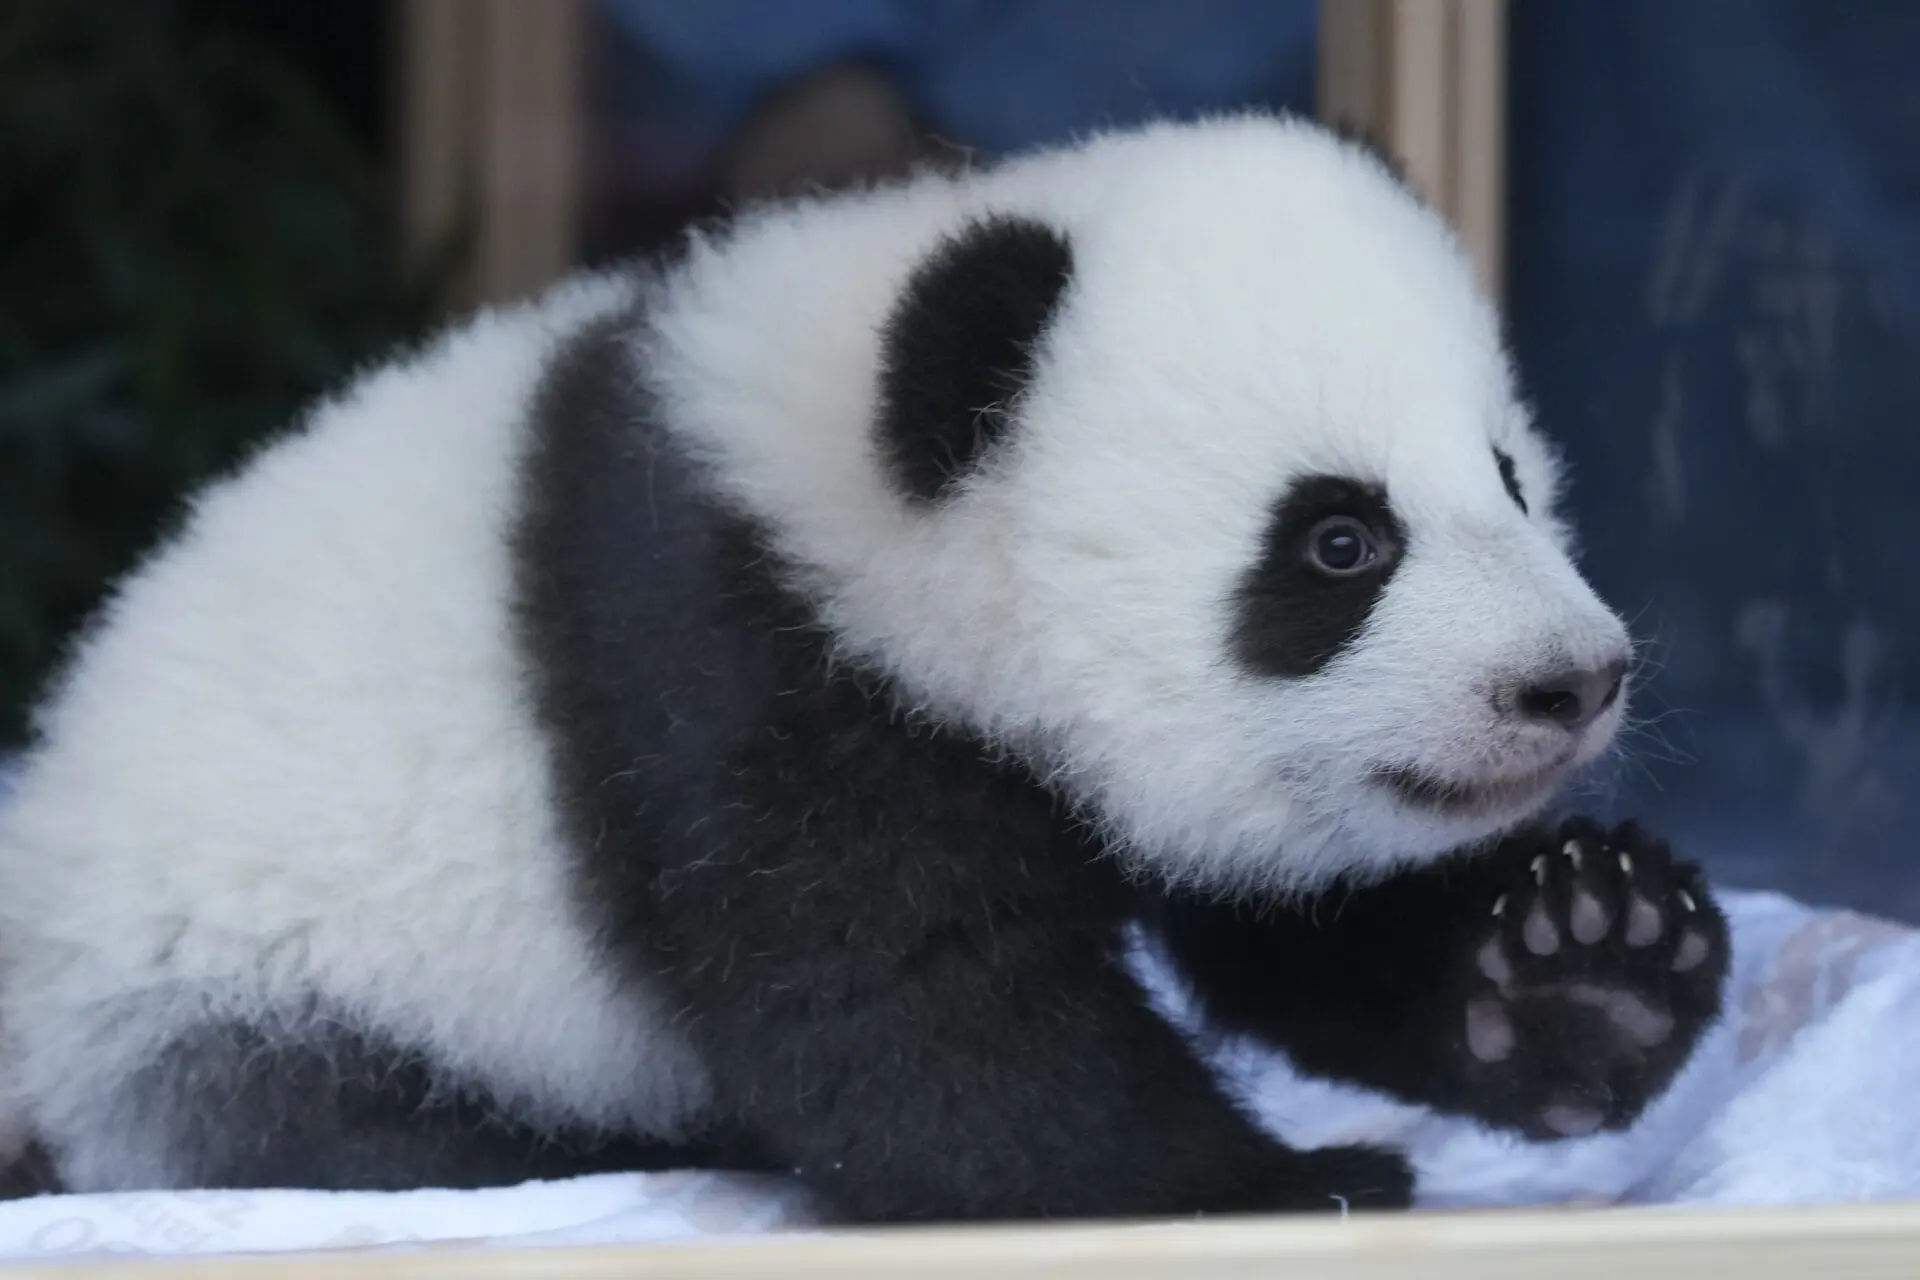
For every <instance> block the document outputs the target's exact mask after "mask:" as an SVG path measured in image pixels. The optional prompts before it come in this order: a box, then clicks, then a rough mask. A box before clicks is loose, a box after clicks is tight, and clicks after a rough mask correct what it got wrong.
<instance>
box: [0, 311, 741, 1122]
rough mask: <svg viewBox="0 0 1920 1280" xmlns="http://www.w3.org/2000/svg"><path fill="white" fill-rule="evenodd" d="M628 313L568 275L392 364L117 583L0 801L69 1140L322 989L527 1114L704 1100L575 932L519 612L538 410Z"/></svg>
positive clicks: (32, 979) (16, 1055) (653, 1020)
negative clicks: (570, 283) (151, 1071)
mask: <svg viewBox="0 0 1920 1280" xmlns="http://www.w3.org/2000/svg"><path fill="white" fill-rule="evenodd" d="M627 296H628V294H627V287H626V286H625V285H622V284H616V283H613V282H608V281H599V282H587V283H584V284H581V285H577V286H574V287H570V288H567V289H565V290H562V291H561V292H560V293H558V294H557V295H556V296H555V297H554V298H552V299H551V300H550V301H548V302H547V303H545V304H543V305H541V306H540V307H538V308H534V309H524V310H517V311H510V312H505V313H501V314H497V315H492V316H487V317H484V318H482V319H481V320H480V321H479V322H477V323H476V324H474V325H473V326H472V327H470V328H467V329H465V330H463V331H462V332H459V333H457V334H455V335H454V336H452V337H450V338H448V339H446V340H445V341H443V342H441V343H440V344H438V345H437V346H436V347H434V348H433V349H432V350H430V351H428V352H427V353H426V354H424V355H423V356H421V357H419V358H417V359H415V360H412V361H410V362H408V363H406V364H402V365H398V366H395V367H393V368H389V369H386V370H384V371H382V372H380V373H378V374H376V375H374V376H372V377H370V378H369V379H367V380H365V381H364V382H362V383H360V384H359V385H358V386H356V387H354V388H352V389H351V390H350V391H348V392H347V393H346V394H345V395H344V396H342V397H341V398H339V399H338V400H336V401H334V402H333V403H330V404H327V405H325V406H323V407H321V408H320V409H319V411H318V412H317V413H316V414H315V415H314V417H313V420H312V423H311V427H310V429H309V430H307V431H305V432H303V433H301V434H297V435H294V436H292V437H290V438H288V439H286V440H283V441H282V442H280V443H278V444H276V445H274V446H272V447H271V448H269V449H267V450H266V451H265V452H264V453H262V454H261V455H260V456H259V457H258V458H256V459H255V460H254V461H253V462H252V463H251V464H250V465H249V466H247V467H246V468H245V469H244V471H243V472H242V473H241V474H240V475H239V477H238V478H236V479H234V480H231V481H229V482H227V483H225V484H223V485H220V486H217V487H215V488H214V489H212V490H211V491H209V492H208V493H206V494H205V495H204V496H203V497H202V498H201V499H200V500H199V501H198V502H197V504H196V505H195V508H194V510H193V513H192V517H191V519H190V520H189V522H188V523H187V525H186V528H185V530H184V532H183V533H182V535H181V536H180V538H179V539H178V540H177V541H175V542H174V543H173V544H172V545H170V546H168V547H167V548H166V549H164V550H163V551H162V552H160V553H159V554H158V555H157V556H155V557H154V558H153V559H152V561H151V562H150V563H148V564H147V565H146V566H145V567H144V568H142V569H141V570H140V571H139V572H138V573H136V574H135V575H134V576H133V577H132V579H131V580H130V581H128V582H127V583H126V584H125V585H124V587H123V588H122V590H121V591H120V593H119V595H118V598H117V599H116V600H115V601H114V603H113V604H112V606H111V608H110V610H109V612H108V613H107V615H106V617H105V618H104V620H103V621H102V623H101V624H100V625H99V626H98V627H96V628H95V630H94V631H93V633H92V635H91V636H90V638H89V639H88V640H87V641H86V643H85V644H84V646H83V648H82V650H81V652H80V653H79V655H78V660H77V662H76V664H75V666H74V668H73V673H72V676H71V678H70V679H69V680H68V681H67V683H66V686H65V689H64V691H63V693H62V695H61V696H60V697H58V698H57V699H56V700H55V701H54V702H53V703H52V704H51V705H50V707H49V708H48V709H47V713H46V716H45V726H44V729H45V743H44V745H43V746H42V747H41V748H40V750H39V751H38V752H37V753H36V754H35V756H34V757H33V758H32V760H31V762H30V763H29V765H28V767H27V768H26V770H25V772H24V773H23V775H22V777H21V778H20V785H19V790H18V792H17V794H16V795H15V796H14V798H13V799H12V801H11V802H10V803H9V804H8V805H7V806H6V807H5V809H4V810H0V936H4V938H5V939H6V940H7V949H6V953H5V962H6V972H5V980H4V982H0V1026H4V1028H5V1031H6V1033H7V1044H8V1047H9V1053H8V1058H9V1061H8V1063H7V1064H6V1076H7V1078H8V1082H9V1084H10V1085H12V1086H15V1087H18V1088H21V1089H23V1090H24V1092H25V1094H26V1095H27V1097H28V1099H29V1100H30V1102H31V1105H32V1107H33V1109H34V1111H35V1112H36V1118H37V1119H39V1120H40V1121H41V1122H42V1123H43V1125H45V1126H47V1127H48V1128H49V1129H50V1131H51V1132H53V1133H56V1134H57V1133H58V1132H59V1130H60V1127H61V1125H62V1123H63V1122H64V1121H66V1120H68V1119H72V1120H74V1121H75V1122H84V1120H85V1117H84V1116H81V1115H78V1114H72V1115H69V1111H70V1110H73V1111H76V1112H77V1110H78V1109H82V1108H85V1107H86V1106H88V1105H89V1103H90V1101H92V1100H93V1096H94V1095H93V1094H92V1092H91V1091H92V1090H94V1089H96V1088H97V1087H98V1084H99V1078H98V1077H96V1075H95V1072H99V1073H100V1074H101V1075H103V1076H105V1075H110V1074H111V1073H112V1072H114V1071H115V1070H119V1069H124V1068H125V1067H126V1066H127V1065H129V1064H131V1063H135V1062H137V1061H138V1060H139V1059H140V1057H141V1056H142V1055H143V1054H147V1053H151V1052H152V1050H153V1048H154V1046H155V1044H156V1043H157V1042H159V1041H161V1040H162V1039H164V1038H165V1037H166V1036H168V1035H169V1034H170V1033H172V1032H174V1031H177V1030H179V1029H181V1028H182V1027H184V1026H187V1025H189V1024H190V1023H191V1022H193V1021H194V1020H197V1019H204V1018H206V1017H208V1016H209V1015H212V1016H216V1017H217V1016H221V1015H229V1016H233V1017H236V1018H240V1017H245V1016H247V1015H248V1014H250V1013H255V1012H258V1011H260V1010H263V1009H267V1008H271V1007H275V1006H279V1007H283V1008H284V1007H286V1006H287V1004H288V1003H289V1002H297V1001H299V1000H300V999H301V998H302V997H303V996H305V995H307V994H309V993H313V994H317V995H319V996H320V997H322V998H323V999H325V1000H326V1001H328V1002H329V1003H331V1004H332V1005H333V1006H334V1007H335V1008H336V1009H338V1010H340V1011H343V1012H346V1013H347V1014H349V1015H350V1016H353V1017H355V1018H361V1019H365V1020H366V1021H367V1022H369V1023H371V1024H372V1025H375V1026H379V1027H382V1028H385V1029H387V1030H388V1031H390V1032H392V1033H395V1034H396V1035H398V1036H399V1037H401V1038H402V1039H403V1041H406V1040H411V1041H412V1042H413V1044H414V1045H416V1046H418V1047H420V1048H422V1049H424V1050H426V1051H427V1052H428V1053H430V1054H432V1055H434V1056H436V1057H438V1058H439V1059H440V1060H441V1061H442V1063H443V1064H445V1065H448V1066H451V1067H453V1068H454V1069H456V1070H463V1069H464V1070H468V1071H470V1072H471V1073H472V1076H473V1078H474V1079H477V1080H483V1081H485V1082H486V1083H488V1084H489V1085H491V1086H492V1087H494V1088H495V1089H497V1090H499V1091H500V1092H501V1093H502V1094H504V1095H505V1097H506V1099H507V1100H509V1101H514V1102H521V1103H523V1104H525V1105H528V1106H530V1107H532V1108H533V1109H534V1110H535V1113H536V1114H546V1115H552V1116H555V1117H556V1118H571V1119H578V1120H583V1121H586V1122H589V1123H592V1122H604V1123H613V1122H635V1123H638V1124H639V1125H641V1126H642V1127H643V1128H644V1127H652V1128H655V1129H660V1130H666V1131H669V1132H670V1131H671V1130H672V1128H673V1126H674V1125H675V1124H677V1123H678V1122H679V1121H680V1120H681V1119H682V1118H684V1117H686V1116H687V1115H688V1114H689V1113H690V1112H691V1111H692V1110H693V1109H695V1108H696V1107H697V1106H698V1105H699V1104H700V1101H701V1098H702V1095H703V1089H704V1084H703V1080H702V1076H701V1073H700V1071H699V1070H698V1068H697V1066H696V1064H695V1062H694V1061H693V1059H692V1057H691V1055H690V1051H688V1050H687V1049H686V1048H685V1047H684V1046H683V1045H681V1044H680V1043H679V1042H678V1041H677V1040H675V1039H674V1038H672V1037H671V1036H669V1035H667V1034H666V1033H664V1032H662V1031H660V1030H659V1028H660V1027H661V1026H662V1025H663V1023H664V1018H663V1017H662V1016H661V1014H662V1011H661V1010H659V1009H658V1008H655V1007H652V1005H651V1003H650V1002H649V1001H648V1000H647V999H646V998H645V997H644V996H643V995H635V994H632V993H630V992H629V993H623V987H622V986H621V985H620V984H618V983H616V981H615V980H614V978H613V976H612V975H611V974H610V973H609V972H607V970H606V967H605V962H604V961H603V960H602V959H601V957H599V956H598V955H596V954H595V953H594V951H593V950H592V949H591V948H590V947H589V946H588V944H587V942H586V941H585V939H584V938H583V936H582V933H581V931H580V930H578V929H576V928H570V927H567V925H566V923H565V922H566V921H567V920H568V919H569V917H570V914H571V911H572V905H571V903H570V901H569V898H568V894H569V885H568V878H567V875H566V865H565V864H566V862H567V855H566V851H565V850H564V848H563V847H562V845H561V842H560V839H559V837H558V835H557V833H556V830H555V820H554V808H553V800H552V795H551V784H550V782H549V778H548V772H547V760H546V752H545V747H544V745H543V743H542V741H541V739H540V737H539V736H538V734H537V733H536V729H535V726H534V722H533V719H532V715H531V710H530V708H529V706H528V705H527V703H526V699H525V698H524V697H523V696H522V693H521V690H522V688H523V687H524V681H523V679H522V672H521V670H520V659H519V658H518V657H517V655H516V653H515V651H514V648H513V646H512V643H511V641H512V637H511V635H510V631H509V620H508V614H507V611H506V602H507V600H508V599H509V593H510V582H509V572H510V566H509V561H508V551H507V547H506V545H505V542H504V538H505V535H506V532H507V530H508V527H509V523H510V521H511V520H512V519H513V517H514V514H515V508H516V494H515V490H514V471H515V464H516V460H517V459H518V457H519V456H520V453H521V450H522V446H523V440H522V426H521V424H522V411H523V409H524V407H525V405H526V403H527V399H528V395H529V392H530V391H531V389H532V388H533V387H534V385H535V383H536V380H537V379H538V377H539V375H540V373H541V370H542V364H543V361H544V359H545V357H546V355H547V353H548V350H549V348H550V346H551V344H552V341H553V340H554V339H555V338H556V337H558V336H561V335H564V334H565V333H567V332H568V331H570V330H572V329H573V328H575V327H577V326H578V325H580V324H581V323H582V322H583V321H585V320H587V319H589V318H590V317H593V316H597V315H600V314H603V313H605V312H607V311H609V310H610V309H612V308H614V307H616V306H619V305H621V304H622V303H623V302H625V301H626V300H627ZM129 994H135V995H139V996H141V997H142V1000H141V1002H140V1004H139V1005H138V1012H137V1015H136V1016H134V1017H132V1018H129V1017H127V1016H126V1014H127V1012H128V1011H127V1010H126V1009H123V1008H120V1007H118V1002H117V1000H116V997H120V996H125V995H129ZM643 1064H644V1067H645V1071H644V1073H641V1072H640V1071H639V1068H640V1067H641V1066H642V1065H643ZM637 1076H639V1078H638V1081H637V1082H638V1086H639V1087H638V1089H636V1077H637Z"/></svg>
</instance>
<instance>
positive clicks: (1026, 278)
mask: <svg viewBox="0 0 1920 1280" xmlns="http://www.w3.org/2000/svg"><path fill="white" fill-rule="evenodd" d="M1072 275H1073V251H1072V248H1071V247H1070V246H1069V245H1068V243H1067V239H1066V237H1065V236H1064V235H1062V234H1061V233H1060V232H1058V231H1056V230H1054V229H1053V228H1051V227H1049V226H1046V225H1045V224H1043V223H1040V222H1036V221H1034V220H1032V219H1029V218H1011V217H998V218H992V219H987V220H983V221H979V222H975V223H972V224H970V225H969V226H968V227H966V228H965V229H964V230H962V231H961V232H959V233H958V234H956V235H954V236H951V237H949V238H948V239H947V240H946V241H945V242H944V243H942V244H941V245H940V247H939V248H938V249H936V250H935V251H934V252H933V253H932V254H931V255H930V256H929V257H928V258H927V260H926V261H925V262H923V263H921V264H920V266H919V267H918V268H917V269H916V270H915V271H914V273H913V275H912V277H911V278H910V279H909V280H908V282H907V286H906V289H905V290H904V291H903V292H902V293H901V296H900V300H899V301H898V302H896V303H895V304H894V308H893V313H892V314H891V315H890V316H889V317H888V319H887V324H886V328H885V330H884V331H883V333H882V339H881V340H882V344H883V349H882V354H881V372H880V405H879V420H878V421H877V423H876V424H875V431H876V433H877V442H878V444H879V448H880V456H881V457H882V458H883V459H884V460H885V464H886V465H887V467H888V468H889V469H890V470H891V472H892V474H893V478H894V481H895V483H897V484H898V485H899V486H900V488H901V490H902V491H903V492H904V493H905V495H906V496H907V497H909V498H910V499H912V500H915V501H919V502H937V501H939V500H940V499H941V498H943V497H945V496H946V495H947V494H948V493H949V492H951V491H952V489H953V487H954V486H955V484H957V483H958V481H959V480H960V479H961V478H962V477H963V476H965V475H966V474H967V473H968V471H970V470H971V469H972V468H973V467H974V465H975V464H976V463H978V462H979V460H980V459H981V457H982V456H984V455H985V453H986V452H987V450H988V449H990V448H992V446H993V444H994V442H995V441H996V440H997V439H999V438H1000V436H1001V435H1002V434H1003V433H1004V432H1005V431H1006V429H1007V427H1008V425H1009V424H1010V422H1011V420H1012V418H1011V414H1010V413H1009V412H1008V408H1009V406H1010V405H1011V404H1012V402H1013V400H1014V399H1015V398H1016V397H1017V396H1018V395H1019V394H1020V392H1021V391H1023V390H1024V389H1025V388H1026V386H1027V384H1028V382H1029V381H1030V380H1031V378H1032V377H1033V360H1034V350H1035V347H1036V345H1037V344H1038V342H1039V340H1040V337H1041V334H1042V333H1043V332H1045V330H1046V327H1047V324H1048V322H1049V321H1050V320H1051V319H1052V318H1053V315H1054V312H1055V311H1056V310H1057V309H1058V307H1059V305H1060V298H1061V295H1062V294H1063V293H1064V292H1065V291H1066V287H1067V282H1068V281H1069V280H1070V279H1071V278H1072Z"/></svg>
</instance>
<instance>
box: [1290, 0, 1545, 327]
mask: <svg viewBox="0 0 1920 1280" xmlns="http://www.w3.org/2000/svg"><path fill="white" fill-rule="evenodd" d="M1506 30H1507V6H1506V0H1321V3H1320V59H1319V63H1320V66H1319V71H1320V81H1319V89H1318V96H1319V113H1320V116H1321V118H1322V119H1325V120H1330V121H1333V122H1335V123H1337V124H1342V125H1346V126H1348V127H1351V128H1354V129H1357V130H1359V131H1360V132H1362V133H1364V134H1366V135H1368V136H1369V137H1371V138H1373V139H1375V140H1376V141H1378V142H1379V143H1381V144H1382V145H1383V146H1385V147H1386V148H1387V150H1388V151H1390V152H1392V153H1393V154H1394V155H1395V156H1396V157H1397V158H1398V159H1399V160H1400V162H1401V163H1402V164H1403V165H1405V166H1406V169H1407V173H1408V176H1409V177H1411V178H1412V179H1413V181H1414V183H1415V184H1416V185H1417V186H1419V187H1420V189H1421V190H1422V192H1424V193H1425V195H1426V197H1427V198H1428V199H1429V200H1431V201H1432V202H1433V204H1434V206H1435V207H1436V208H1438V209H1439V210H1440V212H1441V213H1442V214H1444V215H1446V217H1447V218H1448V219H1449V220H1450V221H1451V222H1452V223H1453V224H1454V227H1455V228H1456V229H1457V230H1458V231H1459V233H1460V236H1461V239H1462V240H1464V241H1465V242H1466V245H1467V250H1468V252H1469V253H1471V254H1472V255H1473V260H1474V266H1475V269H1476V270H1477V272H1478V274H1479V278H1480V285H1481V287H1482V288H1483V289H1484V290H1485V291H1486V292H1487V294H1488V296H1490V297H1492V298H1494V299H1495V300H1498V299H1499V297H1500V295H1501V287H1502V283H1503V269H1504V265H1505V264H1504V257H1505V255H1504V238H1505V219H1504V216H1503V209H1504V205H1505V202H1506V130H1507V112H1506V66H1507V49H1506V43H1507V41H1506Z"/></svg>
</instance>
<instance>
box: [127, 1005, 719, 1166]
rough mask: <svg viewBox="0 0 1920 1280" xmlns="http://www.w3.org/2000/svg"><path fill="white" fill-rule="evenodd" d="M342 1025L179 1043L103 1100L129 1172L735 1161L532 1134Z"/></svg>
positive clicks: (306, 1025)
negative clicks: (121, 1146)
mask: <svg viewBox="0 0 1920 1280" xmlns="http://www.w3.org/2000/svg"><path fill="white" fill-rule="evenodd" d="M348 1026H349V1024H348V1023H347V1021H346V1020H345V1019H344V1018H342V1017H341V1016H339V1015H334V1016H317V1015H316V1016H308V1017H305V1018H302V1019H301V1020H300V1021H299V1022H298V1024H293V1023H283V1024H280V1025H276V1026H274V1027H272V1028H270V1029H266V1030H263V1029H261V1028H257V1027H253V1026H248V1025H245V1024H240V1023H215V1024H210V1025H206V1026H202V1027H199V1028H196V1029H195V1030H194V1031H192V1032H190V1033H188V1034H187V1035H184V1036H182V1037H181V1038H179V1039H177V1040H175V1041H173V1042H172V1043H171V1044H170V1045H168V1046H167V1047H166V1048H165V1049H163V1050H162V1051H161V1052H160V1053H159V1054H158V1055H157V1056H156V1057H155V1059H154V1060H153V1062H152V1063H151V1064H149V1065H148V1066H147V1067H146V1068H145V1069H143V1070H141V1071H139V1072H137V1073H135V1074H133V1075H132V1076H130V1077H128V1078H127V1079H126V1081H125V1082H124V1083H123V1084H122V1085H121V1087H120V1089H119V1090H118V1091H117V1093H116V1095H115V1096H113V1097H111V1098H109V1099H106V1100H105V1101H104V1106H105V1107H106V1109H107V1111H108V1112H109V1114H111V1115H112V1116H113V1117H114V1118H115V1121H116V1124H117V1129H118V1134H119V1141H120V1142H121V1143H122V1144H124V1149H125V1150H126V1152H127V1156H126V1162H127V1165H128V1173H129V1174H130V1175H132V1176H133V1177H134V1178H136V1179H138V1180H139V1181H142V1182H144V1183H145V1184H147V1185H152V1186H168V1187H195V1188H226V1189H232V1188H243V1187H246V1188H251V1187H286V1188H323V1189H328V1190H342V1191H400V1190H407V1189H410V1188H413V1187H421V1186H428V1187H455V1188H460V1187H483V1186H495V1185H511V1184H515V1183H519V1182H524V1181H527V1180H529V1179H536V1178H559V1177H567V1176H571V1175H575V1174H582V1173H594V1172H607V1171H613V1170H626V1169H672V1168H682V1167H685V1166H687V1165H690V1164H715V1163H717V1164H722V1165H730V1164H737V1163H740V1161H738V1160H737V1159H735V1158H734V1153H732V1152H728V1151H724V1150H722V1149H721V1148H720V1147H718V1146H710V1145H707V1144H689V1145H686V1146H668V1145H666V1144H654V1143H647V1142H644V1141H636V1140H631V1139H625V1138H618V1137H614V1136H610V1135H604V1134H595V1133H589V1132H586V1131H579V1132H556V1131H551V1130H548V1131H536V1130H534V1129H532V1128H529V1127H528V1126H526V1125H523V1124H520V1123H517V1122H515V1121H514V1120H512V1119H511V1118H509V1117H508V1116H507V1114H506V1113H505V1112H504V1111H502V1110H501V1109H500V1108H498V1107H496V1106H495V1105H494V1104H493V1103H492V1102H491V1101H490V1100H489V1099H488V1098H486V1097H485V1096H484V1095H483V1094H480V1093H477V1092H475V1091H472V1090H464V1089H461V1088H459V1087H458V1086H457V1085H456V1084H454V1083H453V1082H451V1081H449V1080H448V1079H446V1078H445V1077H444V1076H442V1075H438V1074H437V1073H435V1072H434V1071H432V1070H431V1069H429V1067H428V1066H427V1065H426V1063H425V1062H423V1061H422V1060H421V1059H420V1058H419V1057H418V1055H415V1054H410V1053H408V1052H406V1051H404V1050H402V1049H400V1048H398V1047H397V1046H395V1045H393V1044H392V1043H390V1042H387V1041H384V1040H380V1039H375V1038H371V1037H368V1036H365V1035H362V1034H359V1033H357V1032H354V1031H352V1030H349V1029H348Z"/></svg>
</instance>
